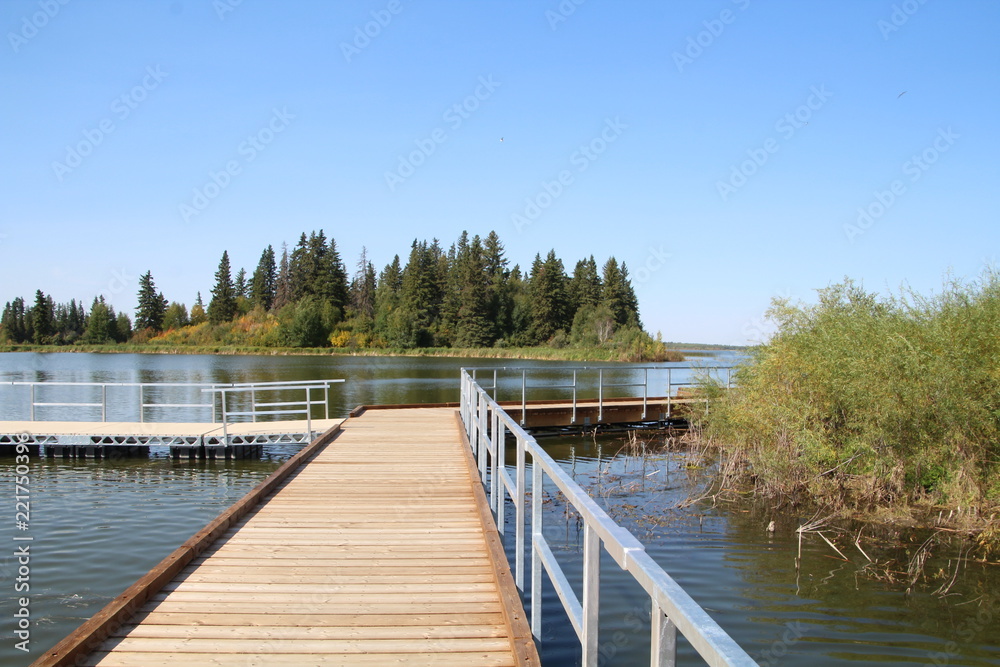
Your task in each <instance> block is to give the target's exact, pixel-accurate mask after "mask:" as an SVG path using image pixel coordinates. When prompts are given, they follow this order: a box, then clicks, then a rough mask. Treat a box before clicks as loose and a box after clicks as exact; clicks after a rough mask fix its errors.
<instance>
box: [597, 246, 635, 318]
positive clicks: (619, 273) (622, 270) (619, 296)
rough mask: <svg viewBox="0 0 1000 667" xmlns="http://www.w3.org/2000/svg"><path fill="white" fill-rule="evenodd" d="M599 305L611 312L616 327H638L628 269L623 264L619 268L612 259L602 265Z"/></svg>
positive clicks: (633, 293)
mask: <svg viewBox="0 0 1000 667" xmlns="http://www.w3.org/2000/svg"><path fill="white" fill-rule="evenodd" d="M601 303H602V304H603V305H605V306H607V307H608V309H609V310H610V311H611V314H612V315H613V317H614V320H615V324H616V325H618V326H622V327H624V326H636V327H637V326H639V306H638V302H637V301H636V297H635V291H634V290H633V289H632V282H631V281H630V280H629V278H628V268H626V267H625V265H624V264H623V265H622V266H621V267H619V266H618V260H616V259H615V258H614V257H611V258H609V259H608V261H607V262H605V264H604V280H603V287H602V289H601Z"/></svg>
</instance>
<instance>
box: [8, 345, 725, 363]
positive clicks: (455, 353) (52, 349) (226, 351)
mask: <svg viewBox="0 0 1000 667" xmlns="http://www.w3.org/2000/svg"><path fill="white" fill-rule="evenodd" d="M694 349H698V348H689V349H687V350H684V351H681V350H676V349H668V350H665V351H664V354H663V355H656V356H657V357H661V358H644V359H626V358H622V357H623V356H624V355H623V354H622V353H621V352H620V351H619V350H613V349H601V348H436V347H429V348H427V347H425V348H412V349H401V348H359V349H353V350H352V349H347V348H329V347H320V348H315V347H314V348H295V347H281V348H267V347H242V346H226V345H218V346H216V345H192V346H190V347H188V346H179V345H170V346H159V345H133V344H128V343H125V344H116V345H0V353H14V352H24V353H32V352H33V353H38V354H49V353H60V352H63V353H82V354H197V355H213V354H214V355H222V356H264V357H266V356H303V357H322V356H330V357H336V356H343V357H442V358H448V357H456V358H458V357H464V358H474V359H523V360H535V361H580V362H597V361H601V362H618V363H659V362H671V361H672V362H676V361H684V360H685V359H686V358H687V356H688V355H687V354H686V353H690V352H691V351H693V350H694ZM704 349H709V348H704ZM692 356H696V355H692Z"/></svg>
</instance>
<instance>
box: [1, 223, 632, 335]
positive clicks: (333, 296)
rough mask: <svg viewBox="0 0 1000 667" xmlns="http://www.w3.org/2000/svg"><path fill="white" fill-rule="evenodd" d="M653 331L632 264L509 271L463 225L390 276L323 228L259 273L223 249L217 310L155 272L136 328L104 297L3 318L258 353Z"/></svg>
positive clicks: (492, 246) (8, 311) (552, 263)
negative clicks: (164, 286)
mask: <svg viewBox="0 0 1000 667" xmlns="http://www.w3.org/2000/svg"><path fill="white" fill-rule="evenodd" d="M627 337H631V338H633V339H634V338H636V337H642V338H644V339H646V340H647V341H648V340H649V337H648V335H647V334H645V332H643V331H642V325H641V322H640V319H639V306H638V302H637V300H636V296H635V291H634V290H633V287H632V284H631V280H630V278H629V273H628V268H627V267H626V266H625V264H624V262H623V263H619V262H618V261H617V260H616V259H615V258H614V257H610V258H609V259H608V260H607V261H605V262H604V263H603V264H602V265H601V266H600V268H599V267H598V264H597V262H596V261H595V259H594V257H593V256H592V255H591V256H590V257H587V258H585V259H581V260H579V261H578V262H577V263H576V265H575V267H574V268H573V271H572V273H571V274H568V273H567V271H566V268H565V266H564V264H563V262H562V260H561V259H559V258H558V257H557V256H556V254H555V251H554V250H550V251H549V252H548V253H547V254H546V255H545V256H544V257H542V256H541V255H540V254H537V255H536V256H535V258H534V260H533V261H532V263H531V266H530V267H527V269H526V270H522V269H521V267H520V266H519V265H517V264H514V265H513V266H511V264H510V262H509V260H508V259H507V257H506V255H505V250H504V246H503V244H502V243H501V241H500V238H499V237H498V236H497V234H496V233H495V232H490V233H489V234H488V235H487V236H486V237H485V238H484V239H482V238H480V237H479V236H478V235H477V236H473V237H471V238H470V237H469V235H468V233H466V232H463V233H462V234H461V236H460V237H459V238H458V239H457V240H456V241H455V242H454V243H453V244H451V246H450V247H449V248H448V249H447V250H445V249H444V248H443V247H442V246H441V245H440V243H439V241H438V240H437V239H434V240H433V241H431V242H427V241H417V240H414V241H413V243H412V244H411V246H410V251H409V255H408V256H407V258H406V260H405V262H404V261H403V260H401V259H400V256H399V255H396V256H395V257H394V258H393V259H392V261H391V262H389V263H388V264H387V265H386V266H385V267H383V268H382V270H381V271H376V269H375V266H374V265H373V263H372V262H371V261H370V260H369V258H368V253H367V251H366V250H365V249H362V252H361V255H360V257H359V259H358V261H357V263H356V265H355V270H354V272H353V273H349V272H348V270H347V267H346V266H345V264H344V262H343V260H342V258H341V255H340V252H339V250H338V248H337V243H336V241H335V240H334V239H332V238H329V239H328V238H327V237H326V235H325V233H324V232H323V230H319V231H313V232H311V233H309V234H308V235H307V234H306V233H304V232H303V233H302V234H301V235H300V237H299V240H298V243H297V244H296V245H295V246H294V248H292V249H291V251H289V249H288V246H287V245H286V244H282V248H281V252H280V255H279V254H278V253H276V252H275V250H274V247H273V246H271V245H268V246H267V247H266V248H265V249H264V250H263V251H262V252H261V255H260V259H259V261H258V263H257V266H256V267H255V268H254V269H253V271H252V273H250V274H249V275H248V274H247V271H246V270H245V269H242V268H241V269H239V270H238V271H236V272H235V273H234V272H233V268H232V265H231V263H230V259H229V254H228V252H227V251H224V252H223V254H222V258H221V260H220V262H219V266H218V269H217V270H216V272H215V280H214V285H213V287H212V289H211V293H210V298H209V302H208V305H207V307H206V306H205V304H204V302H203V300H202V296H201V293H200V292H199V293H198V295H197V298H196V300H195V302H194V304H193V305H192V307H191V308H190V310H189V309H188V308H187V306H185V305H184V304H183V303H181V302H178V301H168V300H167V299H166V298H165V297H164V295H163V293H162V292H160V291H158V290H157V288H156V285H155V283H154V280H153V276H152V273H151V272H150V271H147V272H146V273H145V274H144V275H142V276H141V277H140V279H139V290H138V294H137V306H136V309H135V320H134V322H133V321H132V320H131V319H130V318H129V317H128V315H127V314H125V313H115V311H114V308H113V307H112V306H111V305H110V304H108V303H106V302H105V300H104V298H103V297H96V298H94V300H93V302H92V304H91V307H90V309H89V311H87V310H85V308H84V306H83V303H82V302H77V301H75V300H74V301H71V302H70V303H68V304H55V303H54V302H53V300H52V298H51V296H46V295H45V294H43V293H42V292H41V291H40V290H39V291H38V292H36V294H35V300H34V302H33V304H31V305H28V304H27V303H26V302H25V300H24V299H22V298H16V299H14V300H13V301H10V302H8V303H7V304H6V306H5V308H4V311H3V316H2V318H0V341H5V342H7V343H15V344H16V343H34V344H62V345H70V344H77V343H88V344H110V343H122V342H132V343H147V342H152V343H163V344H213V345H220V344H222V345H242V346H254V347H326V346H333V347H356V348H416V347H462V348H475V347H525V346H536V345H550V346H555V347H564V346H567V345H577V346H581V347H595V346H601V345H605V344H608V343H610V342H612V341H613V340H615V339H618V340H621V339H623V338H627Z"/></svg>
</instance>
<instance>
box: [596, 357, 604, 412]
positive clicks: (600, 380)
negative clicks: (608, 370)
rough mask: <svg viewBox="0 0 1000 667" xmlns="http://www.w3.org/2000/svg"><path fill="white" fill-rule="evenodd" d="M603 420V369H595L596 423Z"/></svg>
mask: <svg viewBox="0 0 1000 667" xmlns="http://www.w3.org/2000/svg"><path fill="white" fill-rule="evenodd" d="M602 421H604V369H603V368H600V369H598V370H597V423H601V422H602Z"/></svg>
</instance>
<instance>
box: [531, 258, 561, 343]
mask: <svg viewBox="0 0 1000 667" xmlns="http://www.w3.org/2000/svg"><path fill="white" fill-rule="evenodd" d="M566 282H567V278H566V271H565V269H564V268H563V263H562V260H560V259H559V258H557V257H556V253H555V250H550V251H549V254H548V255H547V256H546V258H545V261H544V262H543V261H542V259H541V257H540V256H539V255H535V261H534V263H533V264H532V267H531V278H530V279H529V280H528V294H529V296H530V298H531V329H530V338H531V339H532V340H533V341H534V342H535V343H544V342H546V341H548V340H549V339H550V338H552V336H554V335H555V333H556V332H557V331H559V330H560V329H563V330H565V329H567V328H568V324H569V323H568V322H567V321H566V318H567V313H568V311H569V307H568V306H569V303H568V300H567V298H566Z"/></svg>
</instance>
